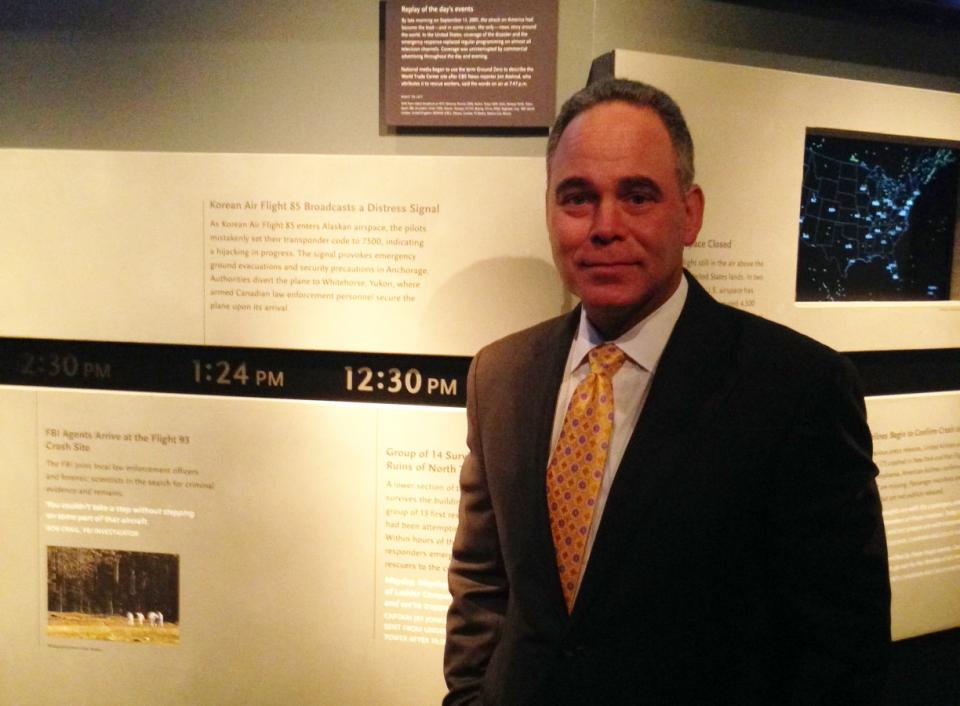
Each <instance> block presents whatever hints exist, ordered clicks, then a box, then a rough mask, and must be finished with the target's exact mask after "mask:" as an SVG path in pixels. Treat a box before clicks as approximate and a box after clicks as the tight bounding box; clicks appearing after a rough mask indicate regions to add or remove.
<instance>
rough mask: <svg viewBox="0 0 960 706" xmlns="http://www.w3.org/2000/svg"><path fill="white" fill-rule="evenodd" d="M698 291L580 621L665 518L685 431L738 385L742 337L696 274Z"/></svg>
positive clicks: (636, 448) (621, 484)
mask: <svg viewBox="0 0 960 706" xmlns="http://www.w3.org/2000/svg"><path fill="white" fill-rule="evenodd" d="M688 281H689V284H690V290H689V292H688V294H687V301H686V303H685V304H684V308H683V312H682V313H681V315H680V318H679V319H678V321H677V325H676V326H675V327H674V330H673V333H672V334H671V336H670V339H669V341H668V342H667V346H666V348H665V349H664V352H663V355H662V356H661V358H660V362H659V364H658V366H657V370H656V371H655V373H654V378H653V381H652V383H651V387H650V391H649V394H648V396H647V400H646V403H645V405H644V408H643V412H642V414H641V416H640V419H639V420H638V421H637V426H636V428H635V429H634V432H633V435H632V436H631V438H630V441H629V443H628V445H627V448H626V451H625V452H624V456H623V459H622V460H621V462H620V466H619V468H618V470H617V476H616V478H615V479H614V482H613V486H612V487H611V489H610V496H609V498H608V500H607V505H606V508H605V509H604V513H603V517H602V519H601V523H600V527H599V530H598V533H597V537H596V541H595V543H594V546H593V550H592V554H591V557H590V561H589V563H588V565H587V569H586V573H585V574H584V578H583V583H582V585H581V588H580V593H579V596H578V598H577V602H576V604H575V606H574V616H577V615H579V614H581V613H582V612H583V610H584V609H585V608H587V607H588V606H589V604H590V602H591V601H592V600H593V599H594V598H595V597H596V596H598V595H601V594H602V592H603V589H604V583H605V581H604V576H605V574H606V573H607V572H609V571H616V570H617V567H618V565H619V562H620V561H621V560H622V557H621V556H620V555H619V549H620V548H621V547H623V546H625V543H626V542H629V541H630V539H631V538H632V537H634V536H636V533H637V532H640V531H642V528H643V526H644V523H646V522H648V521H649V518H650V517H651V516H655V515H656V513H657V508H656V505H657V501H658V498H659V497H660V495H661V493H660V488H661V486H662V484H664V483H669V482H677V479H676V478H674V477H672V476H671V473H670V471H669V470H667V469H669V468H670V467H671V463H670V460H671V458H672V457H673V456H674V455H675V453H676V449H677V445H678V444H682V443H688V440H689V437H688V436H684V432H685V431H686V430H689V429H690V428H691V427H696V426H700V425H702V424H705V423H706V420H707V419H709V416H710V414H711V412H712V410H713V408H714V406H715V405H716V402H717V401H718V400H719V399H721V398H722V397H723V396H724V395H725V394H726V391H727V386H728V384H729V382H730V380H731V379H732V376H731V374H730V370H731V363H730V361H729V358H730V350H731V346H732V343H733V341H734V337H735V331H734V329H733V326H732V325H731V324H730V322H729V313H728V311H727V310H726V309H725V308H724V307H722V306H720V305H719V304H717V303H716V302H715V301H714V300H713V299H712V298H711V297H710V295H708V294H707V293H706V292H705V291H704V290H703V288H702V287H701V286H700V285H699V284H698V283H697V282H696V280H694V279H693V277H691V276H689V275H688Z"/></svg>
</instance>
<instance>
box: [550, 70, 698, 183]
mask: <svg viewBox="0 0 960 706" xmlns="http://www.w3.org/2000/svg"><path fill="white" fill-rule="evenodd" d="M611 101H621V102H623V103H630V104H631V105H635V106H637V107H638V108H648V109H649V110H652V111H653V112H654V113H656V114H657V115H658V116H659V118H660V120H661V121H663V125H664V127H666V128H667V133H668V134H669V135H670V142H671V143H672V144H673V151H674V153H675V154H676V156H677V181H678V182H679V183H680V188H681V189H683V190H684V191H686V190H687V189H689V188H690V187H691V186H692V185H693V138H692V137H690V130H689V129H688V128H687V121H686V120H684V119H683V113H681V112H680V108H679V106H677V104H676V103H674V101H673V99H672V98H671V97H670V96H668V95H667V94H666V93H664V92H663V91H661V90H660V89H659V88H654V87H653V86H650V85H648V84H646V83H641V82H640V81H629V80H627V79H622V78H606V79H602V80H600V81H595V82H594V83H591V84H590V85H588V86H587V87H586V88H583V89H581V90H580V91H577V92H576V93H574V94H573V95H572V96H571V97H570V98H569V99H568V100H567V102H566V103H564V104H563V107H562V108H560V113H559V114H558V115H557V119H556V121H555V122H554V123H553V129H552V130H551V131H550V138H549V139H548V140H547V167H548V169H549V166H550V160H551V158H552V157H553V153H554V152H556V150H557V145H558V144H559V142H560V137H561V136H562V135H563V131H564V130H566V129H567V125H569V124H570V122H571V121H572V120H573V119H574V118H575V117H577V116H578V115H580V113H582V112H584V111H585V110H588V109H589V108H592V107H594V106H595V105H599V104H600V103H609V102H611Z"/></svg>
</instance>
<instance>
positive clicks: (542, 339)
mask: <svg viewBox="0 0 960 706" xmlns="http://www.w3.org/2000/svg"><path fill="white" fill-rule="evenodd" d="M572 316H573V315H572V314H563V315H561V316H557V317H555V318H552V319H548V320H546V321H541V322H540V323H538V324H535V325H533V326H530V327H528V328H525V329H522V330H520V331H515V332H514V333H511V334H508V335H507V336H504V337H503V338H500V339H498V340H496V341H493V342H492V343H488V344H487V345H485V346H484V347H483V348H481V349H480V350H479V351H478V352H477V354H476V356H475V357H474V364H475V365H476V364H479V363H480V362H481V361H482V363H483V366H484V367H488V366H492V367H495V368H503V367H504V366H506V367H512V366H513V365H516V364H517V363H518V362H520V361H527V360H529V359H530V358H531V357H536V356H538V355H539V354H540V353H541V352H542V351H544V350H549V349H551V348H552V347H553V346H556V345H564V346H567V347H568V346H569V344H570V338H569V336H570V335H572V331H573V330H574V326H576V319H572ZM568 332H569V334H568ZM564 350H565V348H564Z"/></svg>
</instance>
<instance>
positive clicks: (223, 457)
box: [0, 387, 466, 706]
mask: <svg viewBox="0 0 960 706" xmlns="http://www.w3.org/2000/svg"><path fill="white" fill-rule="evenodd" d="M0 419H2V421H3V423H4V424H3V430H4V431H3V436H4V438H3V442H4V443H3V445H2V446H3V449H4V450H3V463H4V473H3V476H2V481H0V484H2V486H0V497H2V498H3V501H2V504H3V505H4V508H3V509H4V510H5V512H4V513H3V519H2V520H0V522H2V529H3V534H4V536H7V537H14V536H15V537H19V538H21V539H20V540H18V541H17V542H15V543H13V545H12V547H11V550H10V551H5V552H4V554H3V559H2V567H0V569H2V570H0V577H2V578H0V582H2V586H3V589H4V590H3V592H2V593H0V635H2V637H0V702H2V703H11V704H13V703H30V704H38V705H41V704H51V705H52V704H63V703H71V704H99V703H103V702H104V701H103V699H104V693H111V694H116V695H120V694H134V693H135V694H137V697H136V702H137V703H142V704H168V703H188V702H189V703H241V702H242V703H336V704H357V705H358V706H359V705H367V704H410V705H416V704H423V703H434V702H437V701H439V699H440V697H441V696H442V694H443V679H442V675H441V667H440V665H441V663H442V644H443V634H444V623H445V615H446V608H447V605H448V602H449V594H448V593H447V591H446V582H445V577H446V564H447V562H448V557H449V553H450V542H451V540H452V532H453V528H454V527H455V525H456V513H457V492H456V487H457V486H456V483H457V472H458V470H459V461H460V459H462V457H463V454H464V452H465V444H464V438H465V431H466V430H465V416H464V413H463V410H462V409H453V410H450V409H438V408H428V407H412V406H407V407H402V408H401V407H390V406H382V405H370V404H349V403H329V402H293V401H274V400H237V399H226V398H214V397H206V396H184V395H145V394H134V393H115V392H96V391H62V390H50V389H37V388H10V387H4V388H0ZM14 577H15V580H14ZM159 614H162V616H163V617H162V618H159V617H158V615H159ZM161 620H162V622H161ZM145 674H162V675H163V677H162V679H157V678H153V677H151V678H150V679H146V678H145V677H144V675H145ZM41 682H42V683H43V684H44V685H45V687H44V689H43V690H42V691H38V690H37V688H36V685H37V684H38V683H41ZM146 683H149V684H150V685H151V688H145V686H144V685H145V684H146ZM117 698H118V699H119V701H118V702H127V700H126V699H124V698H121V697H119V696H118V697H117Z"/></svg>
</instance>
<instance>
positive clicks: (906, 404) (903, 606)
mask: <svg viewBox="0 0 960 706" xmlns="http://www.w3.org/2000/svg"><path fill="white" fill-rule="evenodd" d="M867 407H868V410H869V414H870V427H871V430H872V431H873V441H874V460H875V461H876V463H877V466H878V468H879V469H880V477H879V479H878V485H879V487H880V496H881V498H882V500H883V516H884V522H885V524H886V531H887V547H888V551H889V556H890V586H891V590H892V592H893V605H892V609H891V615H892V619H893V625H892V629H893V637H894V639H902V638H906V637H914V636H916V635H922V634H924V633H929V632H935V631H938V630H946V629H948V628H953V627H957V626H960V591H958V590H957V587H958V586H960V393H958V392H950V393H936V394H924V395H898V396H891V397H871V398H867Z"/></svg>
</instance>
